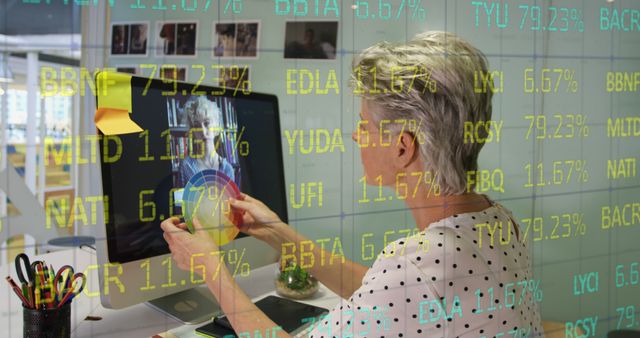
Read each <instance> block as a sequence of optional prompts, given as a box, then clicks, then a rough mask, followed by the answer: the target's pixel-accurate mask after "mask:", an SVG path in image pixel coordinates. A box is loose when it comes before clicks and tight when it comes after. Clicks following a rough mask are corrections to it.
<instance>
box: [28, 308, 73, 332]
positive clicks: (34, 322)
mask: <svg viewBox="0 0 640 338" xmlns="http://www.w3.org/2000/svg"><path fill="white" fill-rule="evenodd" d="M22 318H23V321H24V324H23V329H22V330H23V335H22V336H23V337H25V338H61V337H70V336H71V302H67V303H66V304H65V305H63V306H62V307H61V308H59V309H56V308H53V309H47V310H34V309H29V308H26V307H24V306H23V307H22Z"/></svg>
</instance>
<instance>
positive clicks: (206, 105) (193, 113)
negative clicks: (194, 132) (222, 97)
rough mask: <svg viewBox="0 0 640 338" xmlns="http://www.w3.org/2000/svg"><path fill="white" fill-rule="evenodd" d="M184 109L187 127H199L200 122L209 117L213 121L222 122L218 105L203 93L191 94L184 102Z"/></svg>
mask: <svg viewBox="0 0 640 338" xmlns="http://www.w3.org/2000/svg"><path fill="white" fill-rule="evenodd" d="M184 111H185V113H186V118H187V125H188V126H189V128H190V129H191V128H200V124H201V123H203V122H204V120H206V119H209V120H212V121H213V122H214V123H216V124H218V125H220V124H222V121H221V118H222V111H220V108H218V105H217V104H216V103H215V102H213V101H211V100H209V99H208V98H207V97H206V96H204V95H198V96H195V95H194V96H191V97H189V99H188V100H187V102H185V104H184Z"/></svg>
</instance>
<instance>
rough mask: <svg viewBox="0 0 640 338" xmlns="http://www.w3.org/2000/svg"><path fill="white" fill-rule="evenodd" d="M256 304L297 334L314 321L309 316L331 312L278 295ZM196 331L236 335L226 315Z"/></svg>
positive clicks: (285, 327) (282, 326) (209, 333)
mask: <svg viewBox="0 0 640 338" xmlns="http://www.w3.org/2000/svg"><path fill="white" fill-rule="evenodd" d="M256 306H257V307H258V309H260V310H262V312H264V313H265V314H266V315H267V317H269V318H270V319H271V320H272V321H273V322H274V323H276V324H277V325H279V326H280V327H281V328H282V330H283V331H286V332H287V333H290V334H297V333H299V332H301V331H303V330H304V329H306V328H307V327H308V326H309V325H310V324H311V323H313V322H314V321H312V320H310V319H309V318H315V317H318V316H321V315H323V314H325V313H328V312H329V310H327V309H325V308H321V307H317V306H313V305H308V304H304V303H300V302H296V301H293V300H289V299H285V298H281V297H276V296H267V297H265V298H262V299H260V300H259V301H257V302H256ZM196 333H197V334H199V335H202V336H205V337H214V338H222V337H227V338H228V337H231V336H233V337H236V335H235V332H234V331H233V330H232V329H231V323H229V320H228V319H227V317H226V316H222V317H217V318H216V319H215V320H214V321H213V322H211V323H209V324H207V325H204V326H201V327H199V328H197V329H196Z"/></svg>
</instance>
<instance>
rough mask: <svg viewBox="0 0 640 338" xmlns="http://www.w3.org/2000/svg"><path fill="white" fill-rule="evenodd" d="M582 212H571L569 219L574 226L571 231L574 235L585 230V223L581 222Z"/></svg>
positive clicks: (583, 232) (581, 233)
mask: <svg viewBox="0 0 640 338" xmlns="http://www.w3.org/2000/svg"><path fill="white" fill-rule="evenodd" d="M583 219H584V214H579V213H577V212H576V213H573V214H571V221H572V223H573V225H575V226H576V231H575V232H574V233H573V235H574V236H578V234H580V235H584V234H585V232H586V230H587V225H586V224H584V223H583Z"/></svg>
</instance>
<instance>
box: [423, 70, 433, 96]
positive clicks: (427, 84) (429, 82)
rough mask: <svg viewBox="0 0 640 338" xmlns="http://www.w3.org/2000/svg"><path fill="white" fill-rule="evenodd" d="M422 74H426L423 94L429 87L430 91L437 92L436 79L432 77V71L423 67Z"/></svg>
mask: <svg viewBox="0 0 640 338" xmlns="http://www.w3.org/2000/svg"><path fill="white" fill-rule="evenodd" d="M421 70H422V74H423V75H424V83H425V84H424V88H422V94H424V92H425V91H426V90H427V89H429V91H430V92H431V93H432V94H433V93H435V92H436V81H435V80H432V79H431V72H430V71H428V70H427V69H426V68H421Z"/></svg>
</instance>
